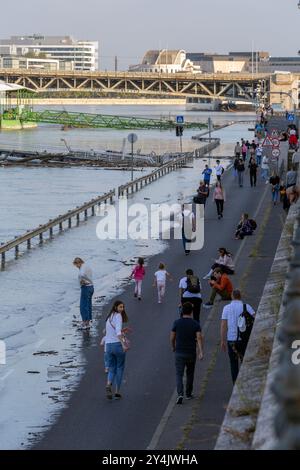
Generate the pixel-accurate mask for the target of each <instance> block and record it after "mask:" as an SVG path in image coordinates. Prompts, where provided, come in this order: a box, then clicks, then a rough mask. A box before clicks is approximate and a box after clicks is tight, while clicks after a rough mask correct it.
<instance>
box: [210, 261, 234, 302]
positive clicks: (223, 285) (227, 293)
mask: <svg viewBox="0 0 300 470" xmlns="http://www.w3.org/2000/svg"><path fill="white" fill-rule="evenodd" d="M209 284H210V285H211V287H212V290H211V295H210V298H209V301H208V302H206V303H205V304H204V305H203V307H204V308H210V307H212V306H213V304H214V301H215V298H216V295H217V294H219V296H220V297H221V299H222V300H230V299H231V294H232V291H233V287H232V283H231V281H230V279H229V277H228V276H227V274H225V273H224V272H223V270H222V268H216V269H215V270H214V272H213V279H211V280H210V281H209Z"/></svg>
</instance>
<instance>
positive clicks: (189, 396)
mask: <svg viewBox="0 0 300 470" xmlns="http://www.w3.org/2000/svg"><path fill="white" fill-rule="evenodd" d="M193 398H194V395H193V394H191V395H186V399H187V400H192V399H193Z"/></svg>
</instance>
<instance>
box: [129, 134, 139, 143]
mask: <svg viewBox="0 0 300 470" xmlns="http://www.w3.org/2000/svg"><path fill="white" fill-rule="evenodd" d="M127 139H128V142H130V143H131V144H134V143H135V142H136V141H137V140H138V136H137V135H136V134H129V135H128V137H127Z"/></svg>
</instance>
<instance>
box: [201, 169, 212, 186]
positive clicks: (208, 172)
mask: <svg viewBox="0 0 300 470" xmlns="http://www.w3.org/2000/svg"><path fill="white" fill-rule="evenodd" d="M202 175H203V179H204V183H205V184H206V185H207V186H208V187H209V185H210V178H211V175H212V169H211V168H209V166H208V165H205V168H204V170H203V171H202Z"/></svg>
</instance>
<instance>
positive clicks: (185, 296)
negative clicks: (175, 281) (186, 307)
mask: <svg viewBox="0 0 300 470" xmlns="http://www.w3.org/2000/svg"><path fill="white" fill-rule="evenodd" d="M185 274H186V276H184V277H183V278H181V279H180V281H179V299H180V307H181V308H182V305H183V304H184V303H186V302H190V303H191V304H192V305H193V318H194V320H196V321H197V322H200V310H201V303H202V298H201V297H202V296H201V283H200V280H199V278H198V276H195V275H194V271H193V270H192V269H187V270H186V272H185Z"/></svg>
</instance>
